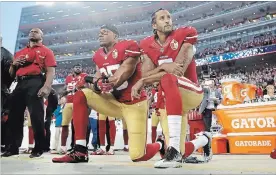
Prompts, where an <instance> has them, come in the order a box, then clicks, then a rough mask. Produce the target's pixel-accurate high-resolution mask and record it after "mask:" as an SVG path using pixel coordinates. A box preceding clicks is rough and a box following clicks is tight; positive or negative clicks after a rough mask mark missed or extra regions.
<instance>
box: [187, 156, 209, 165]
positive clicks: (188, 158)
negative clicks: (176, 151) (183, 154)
mask: <svg viewBox="0 0 276 175" xmlns="http://www.w3.org/2000/svg"><path fill="white" fill-rule="evenodd" d="M183 162H185V163H195V164H197V163H204V161H203V160H199V159H198V158H197V157H193V156H190V157H187V158H185V159H183Z"/></svg>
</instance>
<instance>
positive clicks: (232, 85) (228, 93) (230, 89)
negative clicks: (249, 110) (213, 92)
mask: <svg viewBox="0 0 276 175" xmlns="http://www.w3.org/2000/svg"><path fill="white" fill-rule="evenodd" d="M242 89H243V85H242V84H241V83H240V82H239V81H238V80H235V79H228V80H223V81H222V95H223V99H222V104H223V105H224V106H229V105H235V104H241V103H242V102H243V99H242V97H241V90H242Z"/></svg>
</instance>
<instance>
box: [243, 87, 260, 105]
mask: <svg viewBox="0 0 276 175" xmlns="http://www.w3.org/2000/svg"><path fill="white" fill-rule="evenodd" d="M256 90H257V87H256V85H254V84H243V89H242V90H241V98H242V101H250V100H253V99H255V98H256Z"/></svg>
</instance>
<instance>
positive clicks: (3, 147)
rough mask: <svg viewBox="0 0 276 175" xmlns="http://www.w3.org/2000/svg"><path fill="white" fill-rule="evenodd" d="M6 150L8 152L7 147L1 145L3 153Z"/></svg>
mask: <svg viewBox="0 0 276 175" xmlns="http://www.w3.org/2000/svg"><path fill="white" fill-rule="evenodd" d="M4 152H6V147H5V145H1V153H4Z"/></svg>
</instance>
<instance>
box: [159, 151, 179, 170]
mask: <svg viewBox="0 0 276 175" xmlns="http://www.w3.org/2000/svg"><path fill="white" fill-rule="evenodd" d="M154 167H155V168H181V167H182V155H181V154H180V153H179V152H178V151H177V150H176V149H175V148H174V147H171V146H170V147H168V148H167V151H166V154H165V156H164V159H162V160H160V161H158V162H156V163H155V164H154Z"/></svg>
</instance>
